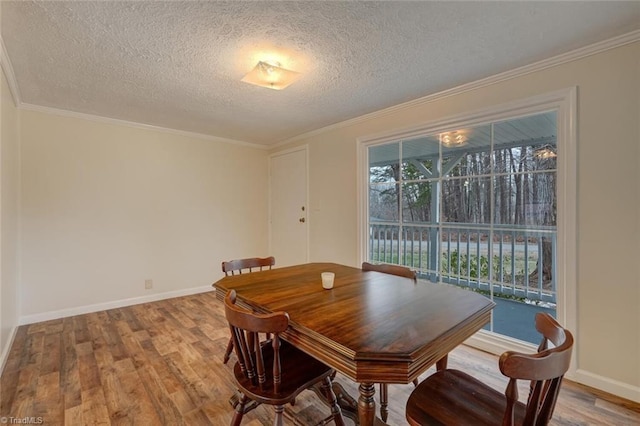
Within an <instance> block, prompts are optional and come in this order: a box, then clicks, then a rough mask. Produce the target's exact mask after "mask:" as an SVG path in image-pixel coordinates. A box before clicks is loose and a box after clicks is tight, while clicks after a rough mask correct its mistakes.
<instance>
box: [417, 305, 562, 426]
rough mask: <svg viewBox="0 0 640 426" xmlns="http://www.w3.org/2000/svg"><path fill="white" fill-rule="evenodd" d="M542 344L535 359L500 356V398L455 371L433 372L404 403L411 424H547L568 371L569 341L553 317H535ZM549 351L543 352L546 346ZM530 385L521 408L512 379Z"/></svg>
mask: <svg viewBox="0 0 640 426" xmlns="http://www.w3.org/2000/svg"><path fill="white" fill-rule="evenodd" d="M535 324H536V329H537V330H538V331H539V332H540V333H541V334H542V336H543V338H542V342H541V343H540V346H539V347H538V352H537V353H535V354H521V353H517V352H511V351H509V352H505V353H503V354H502V356H501V357H500V360H499V366H500V371H501V372H502V374H504V375H505V376H507V377H509V383H508V385H507V388H506V391H505V393H504V395H503V394H502V393H500V392H498V391H496V390H495V389H493V388H491V387H489V386H487V385H485V384H484V383H482V382H480V381H479V380H476V379H474V378H473V377H471V376H469V375H468V374H466V373H463V372H462V371H458V370H442V371H438V372H436V373H434V374H433V375H431V376H429V377H428V378H426V379H425V380H423V381H422V383H420V385H419V386H418V387H417V388H416V389H414V391H413V392H412V393H411V395H410V396H409V399H408V401H407V409H406V417H407V420H408V421H409V424H411V425H414V426H415V425H420V426H424V425H436V424H437V425H461V424H474V425H504V426H509V425H526V426H539V425H546V424H548V422H549V420H550V419H551V416H552V414H553V409H554V408H555V405H556V399H557V398H558V393H559V391H560V384H561V383H562V377H563V376H564V374H565V373H566V371H567V370H568V369H569V363H570V361H571V349H572V347H573V336H572V335H571V333H570V332H569V331H568V330H565V329H564V328H562V327H561V326H560V325H559V324H558V323H557V322H556V320H555V319H553V317H551V316H550V315H549V314H546V313H537V314H536V318H535ZM549 342H551V343H553V348H551V349H549V348H548V343H549ZM519 379H521V380H530V381H531V383H530V388H529V398H528V399H527V403H526V404H523V403H522V402H519V401H518V386H517V380H519Z"/></svg>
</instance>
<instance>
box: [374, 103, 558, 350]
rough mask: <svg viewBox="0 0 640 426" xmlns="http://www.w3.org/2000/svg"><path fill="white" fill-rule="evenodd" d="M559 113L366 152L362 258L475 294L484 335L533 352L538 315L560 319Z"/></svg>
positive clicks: (453, 128)
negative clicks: (487, 317) (488, 311)
mask: <svg viewBox="0 0 640 426" xmlns="http://www.w3.org/2000/svg"><path fill="white" fill-rule="evenodd" d="M559 111H560V109H559V108H548V109H546V110H545V109H543V108H542V107H541V106H540V107H538V108H537V111H533V112H528V113H526V114H522V113H520V114H518V115H513V116H509V114H508V112H505V113H502V114H501V116H500V117H499V118H497V119H492V120H488V121H486V122H478V121H479V120H475V121H476V122H475V123H473V124H472V125H469V124H466V125H465V123H464V121H463V120H461V121H460V123H455V122H452V123H449V125H448V126H435V128H434V129H430V128H428V127H425V129H424V131H413V132H412V133H411V134H409V135H403V136H402V137H389V138H384V140H381V141H372V142H368V143H365V144H364V150H365V151H363V152H364V155H365V158H366V164H367V171H366V185H367V187H368V191H367V200H366V209H365V211H366V214H365V216H366V218H365V220H364V221H363V223H362V225H363V228H364V229H363V234H366V241H365V238H363V239H362V244H363V246H364V247H362V249H363V258H365V259H367V260H369V261H372V262H382V263H392V264H400V265H406V266H409V267H410V268H412V269H415V270H417V271H418V274H419V277H420V278H421V279H423V280H427V281H432V282H438V283H444V284H451V285H456V286H459V287H461V288H464V289H467V290H470V291H477V292H481V293H483V294H485V295H487V297H490V298H492V299H493V300H494V301H495V302H496V308H495V309H494V311H493V315H492V321H491V323H490V324H488V325H487V326H486V329H487V330H488V331H491V332H494V333H497V334H499V335H503V336H507V337H509V338H511V339H517V340H518V341H521V342H523V343H524V342H527V343H531V344H537V343H538V342H539V336H538V335H537V333H536V332H535V329H534V328H533V327H532V324H533V317H534V315H535V312H537V311H546V312H550V313H551V314H552V315H554V316H557V312H556V310H557V306H558V302H559V300H558V290H559V287H560V290H561V291H565V287H564V286H565V284H566V282H565V281H564V280H566V273H565V272H566V271H564V270H560V269H562V268H565V267H566V266H567V265H563V266H562V267H561V268H559V258H560V257H561V256H559V253H560V250H559V238H558V235H559V234H558V214H559V211H558V210H559V208H558V207H559V203H558V187H559V179H560V178H562V179H566V176H567V175H566V173H565V174H559V170H558V164H559V162H558V155H559V149H558V148H559V147H558V139H559V135H560V132H559V130H560V128H559V125H558V116H559ZM562 114H565V113H562ZM561 137H564V136H563V135H561ZM363 183H364V182H363ZM563 183H564V182H563ZM563 187H566V185H564V186H563ZM562 235H564V234H562ZM561 245H562V247H561V248H562V250H566V245H567V244H566V243H561ZM562 277H565V278H562ZM563 295H564V293H561V298H562V297H563ZM561 302H562V303H564V302H565V300H564V299H563V300H562V301H561ZM563 309H564V307H563V308H561V310H563ZM525 344H526V343H525Z"/></svg>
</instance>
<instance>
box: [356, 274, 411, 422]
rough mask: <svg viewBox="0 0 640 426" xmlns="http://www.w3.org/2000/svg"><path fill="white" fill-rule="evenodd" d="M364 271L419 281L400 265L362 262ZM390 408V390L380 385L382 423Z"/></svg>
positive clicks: (385, 385) (382, 384)
mask: <svg viewBox="0 0 640 426" xmlns="http://www.w3.org/2000/svg"><path fill="white" fill-rule="evenodd" d="M362 270H363V271H377V272H383V273H385V274H391V275H397V276H400V277H406V278H411V279H412V280H413V281H417V280H418V275H417V274H416V271H412V270H411V269H409V268H407V267H405V266H400V265H388V264H384V263H381V264H375V265H374V264H373V263H369V262H362ZM413 385H414V386H418V379H414V381H413ZM388 406H389V389H388V387H387V384H386V383H380V417H381V418H382V421H384V422H386V421H387V417H388V415H389V410H388V409H387V407H388Z"/></svg>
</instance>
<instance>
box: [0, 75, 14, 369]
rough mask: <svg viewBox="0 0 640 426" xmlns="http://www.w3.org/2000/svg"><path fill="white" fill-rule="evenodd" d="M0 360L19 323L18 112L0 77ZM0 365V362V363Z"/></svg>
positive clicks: (3, 77)
mask: <svg viewBox="0 0 640 426" xmlns="http://www.w3.org/2000/svg"><path fill="white" fill-rule="evenodd" d="M0 80H1V81H0V84H1V86H0V219H1V221H0V236H1V238H0V279H1V281H0V360H2V359H4V357H2V355H1V354H4V353H5V351H6V350H8V343H9V339H10V337H11V334H12V331H13V330H14V329H15V327H16V326H17V324H18V315H19V311H18V213H19V209H18V208H19V207H18V193H19V143H18V111H17V109H16V107H15V106H14V104H13V99H12V98H11V93H10V91H9V86H8V85H7V81H6V78H5V75H4V72H2V76H1V77H0ZM0 364H1V362H0Z"/></svg>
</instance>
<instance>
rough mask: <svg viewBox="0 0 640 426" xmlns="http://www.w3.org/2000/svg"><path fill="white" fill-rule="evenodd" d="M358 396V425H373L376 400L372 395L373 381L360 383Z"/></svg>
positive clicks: (373, 390)
mask: <svg viewBox="0 0 640 426" xmlns="http://www.w3.org/2000/svg"><path fill="white" fill-rule="evenodd" d="M359 390H360V398H359V399H358V420H359V421H358V423H359V424H360V426H373V424H374V420H375V417H376V402H375V400H374V399H373V395H375V393H376V389H375V386H374V385H373V383H361V384H360V387H359Z"/></svg>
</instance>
